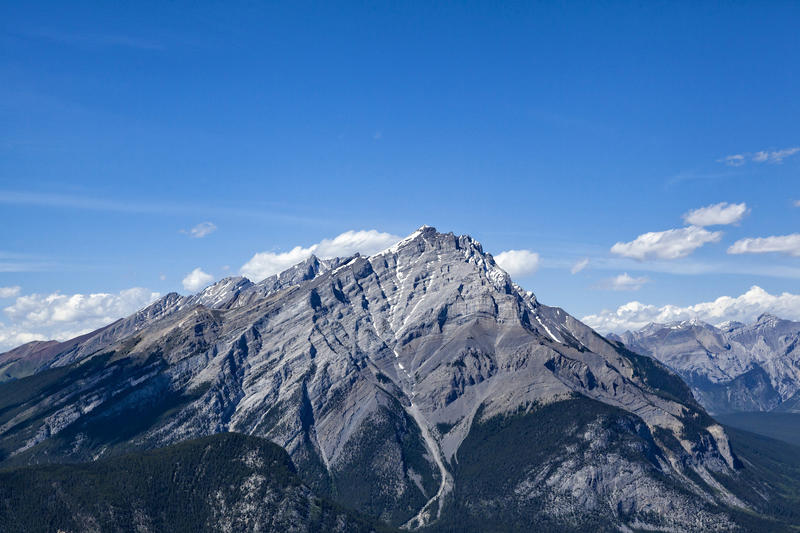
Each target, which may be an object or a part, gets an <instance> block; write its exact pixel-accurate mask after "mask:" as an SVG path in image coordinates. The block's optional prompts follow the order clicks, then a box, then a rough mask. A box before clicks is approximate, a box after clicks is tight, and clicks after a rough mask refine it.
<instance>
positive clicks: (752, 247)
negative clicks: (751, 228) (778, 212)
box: [728, 233, 800, 256]
mask: <svg viewBox="0 0 800 533" xmlns="http://www.w3.org/2000/svg"><path fill="white" fill-rule="evenodd" d="M773 252H779V253H784V254H789V255H794V256H800V233H792V234H790V235H773V236H770V237H755V238H748V239H739V240H738V241H736V242H735V243H733V245H731V247H730V248H728V253H729V254H765V253H773Z"/></svg>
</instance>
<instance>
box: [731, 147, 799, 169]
mask: <svg viewBox="0 0 800 533" xmlns="http://www.w3.org/2000/svg"><path fill="white" fill-rule="evenodd" d="M798 153H800V146H794V147H791V148H783V149H781V150H761V151H759V152H744V153H741V154H733V155H727V156H725V157H722V158H720V159H717V163H724V164H726V165H728V166H730V167H740V166H742V165H744V164H745V163H747V162H753V163H773V164H775V163H782V162H783V160H784V159H786V158H787V157H791V156H793V155H795V154H798Z"/></svg>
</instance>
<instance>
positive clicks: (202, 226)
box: [181, 222, 217, 239]
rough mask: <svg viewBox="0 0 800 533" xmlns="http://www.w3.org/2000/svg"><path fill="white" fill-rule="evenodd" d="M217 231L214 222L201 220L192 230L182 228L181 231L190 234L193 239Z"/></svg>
mask: <svg viewBox="0 0 800 533" xmlns="http://www.w3.org/2000/svg"><path fill="white" fill-rule="evenodd" d="M215 231H217V226H216V224H214V223H213V222H201V223H199V224H198V225H196V226H195V227H193V228H192V229H190V230H188V231H187V230H185V229H182V230H181V233H185V234H187V235H189V237H191V238H193V239H202V238H203V237H205V236H207V235H210V234H212V233H214V232H215Z"/></svg>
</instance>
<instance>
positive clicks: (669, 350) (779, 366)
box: [610, 314, 800, 413]
mask: <svg viewBox="0 0 800 533" xmlns="http://www.w3.org/2000/svg"><path fill="white" fill-rule="evenodd" d="M610 338H612V339H614V340H619V341H621V342H623V343H624V344H625V345H626V346H627V347H629V348H630V349H631V350H634V351H637V352H639V353H643V354H647V355H650V356H652V357H654V358H656V359H658V360H659V361H661V362H662V363H664V364H665V365H667V366H668V367H670V368H671V369H672V370H674V371H675V372H677V373H678V374H679V375H680V376H681V377H683V379H684V380H686V382H687V383H688V384H689V385H690V386H691V388H692V392H693V393H694V394H695V397H696V398H697V399H698V401H699V402H700V403H701V404H702V405H703V406H704V407H705V408H706V409H708V410H709V412H712V413H730V412H737V411H775V410H777V411H788V412H800V322H792V321H790V320H781V319H779V318H777V317H774V316H772V315H768V314H764V315H761V316H760V317H759V318H758V320H756V322H755V323H753V324H750V325H745V324H742V323H739V322H729V323H726V324H723V325H722V326H720V327H714V326H712V325H711V324H706V323H705V322H702V321H699V320H692V321H684V322H676V323H672V324H650V325H648V326H646V327H644V328H642V329H641V330H639V331H636V332H630V331H628V332H625V333H624V334H622V335H620V336H618V337H616V336H611V337H610Z"/></svg>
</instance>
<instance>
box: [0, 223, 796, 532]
mask: <svg viewBox="0 0 800 533" xmlns="http://www.w3.org/2000/svg"><path fill="white" fill-rule="evenodd" d="M68 344H69V347H68V349H66V350H65V351H63V352H59V353H52V354H49V358H48V359H46V360H41V361H39V362H38V363H37V365H36V368H35V369H34V370H32V371H31V372H30V373H29V375H27V376H26V377H21V378H18V379H15V380H11V381H8V382H6V383H4V384H0V459H1V460H2V464H4V465H6V466H9V467H10V466H21V465H30V464H37V463H46V462H66V461H88V460H94V459H98V458H103V457H111V456H114V455H116V454H120V453H124V452H129V451H132V450H141V449H152V448H158V447H163V446H167V445H171V444H174V443H176V442H179V441H182V440H186V439H193V438H198V437H203V436H206V435H211V434H215V433H221V432H230V431H233V432H239V433H244V434H247V435H254V436H259V437H265V438H268V439H269V440H271V441H273V442H275V443H277V444H278V445H280V446H282V447H284V448H285V449H286V450H287V452H288V453H289V455H290V456H291V459H292V461H293V463H294V464H295V465H296V467H297V472H298V474H299V475H300V476H301V477H302V479H303V481H304V482H305V483H306V484H307V485H308V486H309V487H310V489H311V490H313V491H314V492H315V493H316V494H319V495H321V496H325V497H329V498H331V499H333V500H335V501H337V502H339V503H340V504H343V505H345V506H347V507H350V508H354V509H357V510H359V511H361V512H364V513H366V514H369V515H372V516H375V517H378V518H380V519H381V520H384V521H387V522H389V523H391V524H393V525H395V526H406V527H408V528H424V529H426V530H431V531H463V530H464V529H465V528H466V529H467V530H470V531H491V530H497V531H514V530H521V531H530V530H531V528H534V529H543V530H548V531H561V530H563V531H574V530H576V529H594V530H606V529H613V530H616V529H623V530H625V529H626V528H627V529H628V530H630V529H648V528H650V529H673V530H689V531H691V530H703V531H706V530H725V531H727V530H730V529H731V528H733V527H735V526H736V524H744V523H745V522H743V520H744V521H747V520H749V521H751V522H752V521H757V522H758V523H759V524H762V526H763V527H766V529H767V530H781V528H783V527H784V525H785V524H787V523H800V517H794V516H793V515H791V509H792V508H796V503H797V502H796V497H795V496H793V495H794V494H797V493H798V491H797V490H795V489H796V488H797V487H796V486H795V485H792V484H791V483H790V482H788V481H787V483H788V484H787V485H786V487H784V486H783V485H781V486H772V485H768V484H767V481H764V480H763V479H762V478H761V477H758V476H755V477H753V476H751V475H750V473H752V472H756V473H757V472H759V470H758V469H756V467H755V466H753V465H754V464H756V463H754V462H752V461H750V462H748V463H743V462H742V461H740V460H739V459H738V457H737V455H736V443H735V442H733V443H731V441H730V439H729V437H728V434H727V433H726V430H725V429H724V428H723V427H722V426H720V425H719V424H717V423H716V422H715V421H714V420H713V419H712V418H710V417H709V416H708V415H707V413H706V412H705V410H704V409H703V408H702V407H701V406H700V405H699V404H698V403H697V402H696V401H695V400H694V398H693V396H692V394H691V391H690V390H689V388H688V387H686V385H685V384H684V383H683V381H681V379H680V378H679V377H678V376H676V375H675V374H673V373H672V372H671V371H669V370H668V369H667V368H666V367H665V366H663V365H662V364H660V363H658V362H657V361H654V360H653V359H651V358H649V357H645V356H642V355H638V354H636V353H634V352H633V351H630V350H628V349H627V348H626V347H625V346H624V345H623V344H621V343H619V342H613V341H609V340H607V339H605V338H604V337H602V336H600V335H598V334H597V333H595V332H594V331H593V330H591V329H590V328H589V327H587V326H585V325H584V324H582V323H581V322H580V321H578V320H576V319H575V318H573V317H571V316H570V315H568V314H567V313H566V312H564V311H563V310H561V309H559V308H557V307H549V306H546V305H544V304H542V303H541V302H539V301H538V300H537V299H536V297H535V296H534V294H533V293H531V292H528V291H525V290H523V289H522V288H520V287H519V286H517V285H516V284H514V283H513V281H512V280H511V279H510V278H509V276H508V274H507V273H506V272H504V271H503V270H502V269H501V268H499V267H498V266H497V264H496V263H495V261H494V259H493V258H492V256H491V255H490V254H488V253H485V252H484V251H483V249H482V247H481V245H480V243H478V242H477V241H475V240H474V239H472V238H470V237H469V236H465V235H462V236H455V235H453V234H451V233H448V234H443V233H439V232H437V231H436V230H435V229H434V228H431V227H427V226H425V227H422V228H420V229H419V230H417V231H416V232H414V233H413V234H412V235H410V236H409V237H407V238H406V239H404V240H402V241H401V242H399V243H398V244H396V245H394V246H392V247H391V248H389V249H387V250H385V251H383V252H381V253H378V254H375V255H373V256H371V257H361V256H358V255H356V256H353V257H349V258H344V259H335V260H325V261H323V260H320V259H318V258H315V257H311V258H309V259H308V260H307V261H305V262H304V263H301V264H300V265H297V266H295V267H293V268H292V269H289V270H288V271H286V272H284V273H282V274H280V275H277V276H273V277H271V278H268V279H266V280H263V281H261V282H259V283H255V284H254V283H251V282H250V281H248V280H246V279H244V278H228V279H225V280H222V281H220V282H219V283H217V284H215V285H212V286H211V287H208V288H207V289H205V290H204V291H202V292H200V293H199V294H197V295H192V296H187V297H184V296H179V295H177V294H169V295H167V296H165V297H164V298H162V299H160V300H158V301H157V302H155V303H154V304H152V305H150V306H148V307H147V308H145V309H143V310H142V311H140V312H138V313H136V314H134V315H132V316H131V317H128V318H126V319H123V320H120V321H118V322H115V323H114V324H111V325H109V326H108V327H106V328H104V329H103V330H100V331H98V332H95V333H93V334H89V335H88V336H86V337H85V338H83V339H81V340H80V341H79V342H74V343H68ZM757 460H758V457H756V458H755V459H754V461H757ZM753 475H755V474H753ZM793 498H795V499H793ZM787 509H788V510H787ZM767 515H768V516H767ZM743 517H744V518H743ZM787 517H788V518H787ZM795 519H796V520H797V521H796V522H795V521H794V520H795ZM776 520H777V521H776ZM787 521H788V522H787ZM748 523H749V522H748ZM762 526H759V527H762Z"/></svg>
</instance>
